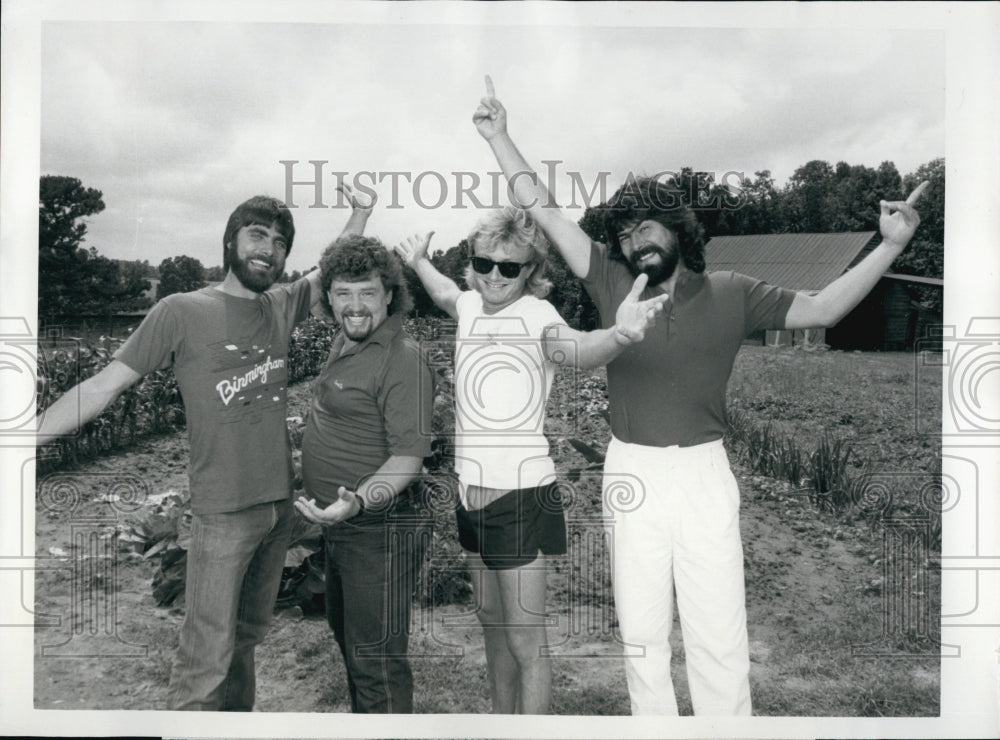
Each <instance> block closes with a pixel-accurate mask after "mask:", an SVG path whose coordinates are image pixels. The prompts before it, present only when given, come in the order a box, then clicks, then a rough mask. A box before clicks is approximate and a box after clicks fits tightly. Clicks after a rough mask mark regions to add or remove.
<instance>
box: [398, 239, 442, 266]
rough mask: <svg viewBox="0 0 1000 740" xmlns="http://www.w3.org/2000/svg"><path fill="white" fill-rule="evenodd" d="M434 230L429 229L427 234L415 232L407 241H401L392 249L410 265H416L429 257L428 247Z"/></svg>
mask: <svg viewBox="0 0 1000 740" xmlns="http://www.w3.org/2000/svg"><path fill="white" fill-rule="evenodd" d="M432 236H434V232H433V231H428V232H427V235H426V236H420V234H414V235H413V236H411V237H407V239H406V242H405V243H404V242H400V243H399V244H397V245H396V246H394V247H393V248H392V250H393V251H394V252H395V253H396V254H398V255H399V256H400V258H401V259H402V260H403V262H405V263H406V264H408V265H409V266H410V267H416V265H417V263H418V262H420V260H423V259H427V248H428V247H429V246H430V243H431V237H432Z"/></svg>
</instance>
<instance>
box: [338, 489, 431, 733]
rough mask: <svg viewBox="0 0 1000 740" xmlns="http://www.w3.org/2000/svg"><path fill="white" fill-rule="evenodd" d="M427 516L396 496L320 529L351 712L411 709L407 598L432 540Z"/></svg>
mask: <svg viewBox="0 0 1000 740" xmlns="http://www.w3.org/2000/svg"><path fill="white" fill-rule="evenodd" d="M431 530H432V523H431V518H430V516H429V515H427V514H424V513H421V512H418V511H417V510H416V509H414V508H413V507H411V506H410V505H409V504H408V503H407V502H399V504H398V505H397V506H396V509H395V511H394V512H392V513H390V514H389V516H388V518H383V517H380V516H376V515H371V514H365V515H362V516H361V517H359V518H358V519H357V520H356V521H355V520H348V521H346V522H342V523H341V524H337V525H334V526H332V527H324V528H323V536H324V544H325V546H326V614H327V620H328V621H329V623H330V628H331V629H332V630H333V634H334V637H335V638H336V640H337V644H338V645H339V646H340V652H341V654H342V655H343V657H344V665H345V666H346V668H347V686H348V691H349V692H350V697H351V711H353V712H355V713H397V714H408V713H411V712H412V711H413V675H412V673H411V672H410V665H409V662H408V661H407V658H406V650H407V645H408V643H409V637H410V604H411V602H412V600H413V593H414V589H415V586H416V581H417V577H418V575H419V573H420V567H421V564H422V563H423V559H424V555H425V553H426V552H427V549H428V547H429V544H430V538H431Z"/></svg>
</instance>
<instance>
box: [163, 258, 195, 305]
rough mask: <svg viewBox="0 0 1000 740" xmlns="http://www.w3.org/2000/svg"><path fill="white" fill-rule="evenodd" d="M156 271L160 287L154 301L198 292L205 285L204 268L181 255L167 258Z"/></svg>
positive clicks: (193, 259)
mask: <svg viewBox="0 0 1000 740" xmlns="http://www.w3.org/2000/svg"><path fill="white" fill-rule="evenodd" d="M158 269H159V272H160V287H159V290H157V292H156V300H160V299H161V298H164V297H166V296H168V295H171V294H173V293H187V292H188V291H192V290H198V289H199V288H204V287H205V285H206V282H205V268H204V266H202V264H201V262H199V261H198V260H196V259H195V258H194V257H188V256H187V255H183V254H182V255H180V256H179V257H168V258H167V259H165V260H163V262H161V263H160V266H159V268H158Z"/></svg>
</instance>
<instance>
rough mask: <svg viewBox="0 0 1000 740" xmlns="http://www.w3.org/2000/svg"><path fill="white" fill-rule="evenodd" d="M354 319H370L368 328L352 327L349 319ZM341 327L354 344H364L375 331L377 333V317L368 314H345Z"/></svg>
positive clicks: (342, 317)
mask: <svg viewBox="0 0 1000 740" xmlns="http://www.w3.org/2000/svg"><path fill="white" fill-rule="evenodd" d="M352 317H353V318H359V319H360V318H366V319H368V326H367V328H355V327H354V326H352V325H351V322H350V321H348V319H349V318H352ZM340 326H341V328H342V329H343V330H344V334H345V335H346V336H347V338H348V339H350V340H351V341H352V342H363V341H364V340H366V339H367V338H368V337H369V336H371V333H372V332H373V331H375V317H374V316H372V315H371V314H370V313H368V312H362V313H351V314H346V313H345V314H343V315H342V316H341V321H340Z"/></svg>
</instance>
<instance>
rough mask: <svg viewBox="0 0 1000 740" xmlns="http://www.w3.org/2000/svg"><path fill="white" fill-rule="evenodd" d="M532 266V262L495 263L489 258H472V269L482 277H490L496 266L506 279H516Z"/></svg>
mask: <svg viewBox="0 0 1000 740" xmlns="http://www.w3.org/2000/svg"><path fill="white" fill-rule="evenodd" d="M530 264H531V263H530V262H494V261H493V260H491V259H490V258H489V257H473V258H472V269H473V270H475V271H476V272H478V273H479V274H480V275H489V274H490V273H491V272H493V265H496V266H497V267H498V268H500V274H501V275H503V276H504V277H505V278H516V277H517V276H518V275H520V274H521V270H523V269H524V268H525V266H526V265H530Z"/></svg>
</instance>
